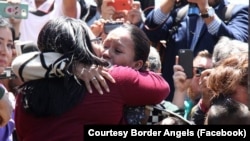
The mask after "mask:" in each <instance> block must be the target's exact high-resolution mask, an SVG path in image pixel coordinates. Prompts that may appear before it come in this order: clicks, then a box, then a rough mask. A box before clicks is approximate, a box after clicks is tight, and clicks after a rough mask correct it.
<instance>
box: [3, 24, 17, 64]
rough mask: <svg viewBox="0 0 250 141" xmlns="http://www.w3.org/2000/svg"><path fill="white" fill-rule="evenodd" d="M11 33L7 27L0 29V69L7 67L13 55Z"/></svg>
mask: <svg viewBox="0 0 250 141" xmlns="http://www.w3.org/2000/svg"><path fill="white" fill-rule="evenodd" d="M13 46H14V43H13V38H12V32H11V30H10V29H9V28H8V27H2V28H0V67H8V66H10V64H11V61H12V54H13V50H12V49H13Z"/></svg>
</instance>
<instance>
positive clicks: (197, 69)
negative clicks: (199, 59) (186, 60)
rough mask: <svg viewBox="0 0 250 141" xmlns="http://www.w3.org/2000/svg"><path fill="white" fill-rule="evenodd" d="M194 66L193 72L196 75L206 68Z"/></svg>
mask: <svg viewBox="0 0 250 141" xmlns="http://www.w3.org/2000/svg"><path fill="white" fill-rule="evenodd" d="M193 68H194V74H195V76H196V77H199V76H201V73H202V72H203V71H204V70H206V68H202V67H193Z"/></svg>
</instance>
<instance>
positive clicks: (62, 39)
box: [19, 17, 108, 117]
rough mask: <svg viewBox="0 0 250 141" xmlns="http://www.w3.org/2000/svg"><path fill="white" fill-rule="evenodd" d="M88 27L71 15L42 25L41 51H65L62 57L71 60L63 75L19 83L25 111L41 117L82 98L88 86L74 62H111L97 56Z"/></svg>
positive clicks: (86, 64) (60, 109) (62, 109)
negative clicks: (74, 70)
mask: <svg viewBox="0 0 250 141" xmlns="http://www.w3.org/2000/svg"><path fill="white" fill-rule="evenodd" d="M88 28H89V27H88V25H87V24H86V23H85V22H84V21H82V20H79V19H73V18H68V17H60V18H56V19H53V20H50V21H49V22H48V23H47V24H45V26H44V27H43V28H42V30H41V32H40V33H39V36H38V42H37V44H38V48H39V49H40V50H41V52H58V53H62V54H63V56H62V57H61V59H65V58H66V59H68V60H70V61H69V63H68V64H67V65H66V66H67V67H66V68H65V69H64V73H65V76H64V77H60V78H57V77H55V78H43V79H39V80H33V81H29V82H26V83H24V84H23V85H22V86H21V87H20V88H21V89H19V90H20V93H21V94H22V95H23V107H24V108H25V109H26V111H28V112H30V113H32V114H34V115H36V116H38V117H43V116H51V115H60V114H62V113H64V112H65V111H67V110H68V109H70V108H72V107H73V106H75V105H76V104H77V103H79V102H80V101H81V100H82V99H83V96H84V94H85V93H86V88H85V85H83V83H82V82H81V81H80V80H78V79H77V78H76V77H75V75H74V74H73V73H72V72H73V69H74V66H75V64H77V63H82V64H84V65H85V66H90V65H92V64H95V65H101V66H107V65H108V63H107V62H106V61H105V60H102V59H100V58H98V57H96V56H95V54H94V52H93V48H92V45H91V41H90V37H89V33H88V31H89V30H87V29H88Z"/></svg>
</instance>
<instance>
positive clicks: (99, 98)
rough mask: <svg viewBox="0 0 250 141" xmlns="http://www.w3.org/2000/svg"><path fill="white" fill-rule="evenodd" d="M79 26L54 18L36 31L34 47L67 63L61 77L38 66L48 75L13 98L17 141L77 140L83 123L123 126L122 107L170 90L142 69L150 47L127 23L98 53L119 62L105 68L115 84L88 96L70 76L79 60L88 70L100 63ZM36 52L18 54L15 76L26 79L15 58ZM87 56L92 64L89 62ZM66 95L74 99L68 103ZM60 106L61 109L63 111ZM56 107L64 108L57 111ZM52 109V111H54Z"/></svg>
mask: <svg viewBox="0 0 250 141" xmlns="http://www.w3.org/2000/svg"><path fill="white" fill-rule="evenodd" d="M80 27H84V28H88V27H87V25H86V24H85V23H84V22H80V21H79V20H76V19H70V18H59V19H54V20H52V21H50V22H49V23H48V24H46V25H45V27H44V28H43V30H42V32H41V33H40V35H39V39H38V47H39V48H40V49H41V51H42V52H59V53H62V54H63V55H62V56H61V57H60V59H59V60H56V62H57V63H58V62H60V61H61V62H64V63H66V65H65V67H64V69H63V70H64V71H63V73H64V77H51V76H56V73H57V72H54V74H53V73H50V72H51V70H53V67H54V66H55V63H52V64H53V65H48V63H47V62H45V63H43V65H44V66H43V67H44V68H45V70H46V71H47V73H45V78H42V79H38V80H32V81H29V82H25V83H24V85H23V86H22V87H21V89H20V90H21V92H20V93H19V94H18V98H17V105H16V118H15V121H16V129H17V134H18V137H19V139H20V140H21V141H22V140H25V141H33V140H41V141H46V140H50V141H51V140H74V141H78V140H79V141H82V140H83V133H84V131H83V126H84V125H87V124H125V121H124V116H123V114H124V106H143V105H148V104H157V103H159V102H161V101H162V100H164V99H165V98H166V97H167V96H168V94H169V91H170V90H169V85H168V83H167V82H166V81H165V80H164V79H163V78H162V77H161V76H160V75H158V74H156V73H153V72H148V71H143V70H142V66H143V65H144V63H145V62H146V60H147V57H148V54H149V49H150V44H149V41H148V39H147V37H146V35H145V34H144V33H143V31H141V30H140V29H139V28H138V27H136V26H132V25H124V26H123V27H121V28H119V29H117V30H114V31H113V32H114V33H113V34H110V36H108V37H107V38H106V39H105V41H104V49H105V50H104V52H106V54H105V53H103V58H105V59H107V60H108V61H109V63H111V64H118V63H117V62H118V61H120V62H121V63H120V66H116V65H115V66H112V67H111V68H109V69H108V72H109V74H110V75H111V76H112V77H113V78H114V79H115V81H116V83H111V82H109V81H107V84H108V86H109V88H110V92H109V93H105V92H104V94H103V95H100V94H99V93H98V92H97V91H96V90H93V93H92V94H89V92H87V91H86V88H85V85H84V84H83V82H82V81H81V80H79V79H75V78H76V75H74V73H73V72H74V71H75V65H76V66H77V65H79V62H81V64H84V69H85V68H86V69H87V68H88V67H89V66H90V65H91V64H94V63H95V64H97V65H103V66H105V62H102V60H99V59H98V58H95V57H93V56H92V55H91V53H89V52H88V50H90V51H91V50H93V49H91V44H89V43H90V39H89V38H90V37H89V35H88V31H87V30H85V29H82V28H80ZM118 33H123V34H118ZM76 37H77V38H76ZM79 38H80V39H79ZM57 39H61V40H57ZM65 42H66V43H65ZM84 43H87V44H84ZM83 44H84V45H83ZM108 48H109V49H111V50H109V51H108V50H107V49H108ZM125 48H127V49H125ZM72 50H73V52H72ZM41 54H43V53H39V52H32V53H29V54H27V55H21V56H18V57H17V59H15V60H14V61H13V64H12V66H13V69H14V71H15V73H16V74H17V75H18V76H19V77H25V75H24V74H22V72H21V71H20V70H18V69H15V68H18V67H16V66H15V64H18V61H20V60H22V61H23V62H25V60H27V56H28V55H29V57H30V56H32V55H33V57H34V58H36V57H37V56H39V57H38V58H41V56H42V55H41ZM126 54H131V55H130V56H127V55H126ZM119 55H120V56H119ZM92 57H93V58H92ZM116 57H117V58H116ZM118 57H120V60H119V59H118ZM122 57H123V58H122ZM91 58H92V59H93V60H95V59H97V60H96V61H92V63H91V61H90V62H89V61H88V60H91ZM36 59H37V58H36ZM28 60H29V62H27V61H26V63H24V64H25V65H28V64H29V63H32V61H36V60H35V59H32V57H30V58H29V59H28ZM65 60H66V61H65ZM86 60H87V61H86ZM43 61H44V60H43ZM45 61H46V60H45ZM123 61H124V62H123ZM126 62H129V63H126ZM19 63H20V62H19ZM33 63H34V62H33ZM25 65H24V66H22V65H20V66H19V68H20V69H21V68H22V69H23V70H24V69H25ZM46 65H48V66H46ZM21 66H22V67H21ZM17 70H18V71H17ZM137 70H140V71H137ZM41 71H42V70H41ZM76 74H77V73H76ZM26 75H27V74H26ZM48 77H49V78H48ZM92 81H96V80H95V79H93V80H92ZM77 84H78V85H79V86H80V87H79V86H78V85H77ZM80 84H82V85H80ZM69 90H70V91H69ZM66 94H69V95H70V96H68V95H66ZM51 95H53V96H51ZM65 95H66V96H65ZM67 97H69V98H72V99H73V100H72V101H71V102H68V101H67V100H66V98H67ZM55 98H57V99H55ZM78 99H79V101H78ZM35 102H40V103H39V104H38V103H35ZM65 103H66V104H65ZM68 103H69V104H70V106H69V107H68V106H67V104H68ZM72 103H73V104H72ZM50 104H51V105H52V106H51V105H50ZM53 104H54V105H53ZM65 105H66V107H64V106H65ZM60 106H61V107H62V108H61V107H60ZM58 107H59V108H58ZM60 108H61V109H64V110H58V109H60ZM65 108H66V110H65ZM53 109H56V110H53ZM53 111H56V112H57V113H53Z"/></svg>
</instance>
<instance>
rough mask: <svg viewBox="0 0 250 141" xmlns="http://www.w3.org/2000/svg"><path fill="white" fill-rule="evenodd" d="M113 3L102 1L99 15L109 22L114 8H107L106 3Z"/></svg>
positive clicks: (111, 0) (110, 0) (109, 0)
mask: <svg viewBox="0 0 250 141" xmlns="http://www.w3.org/2000/svg"><path fill="white" fill-rule="evenodd" d="M110 2H113V0H103V1H102V6H101V15H102V18H103V19H105V20H111V19H112V16H113V15H114V13H115V8H114V7H113V6H109V5H108V3H110Z"/></svg>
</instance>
